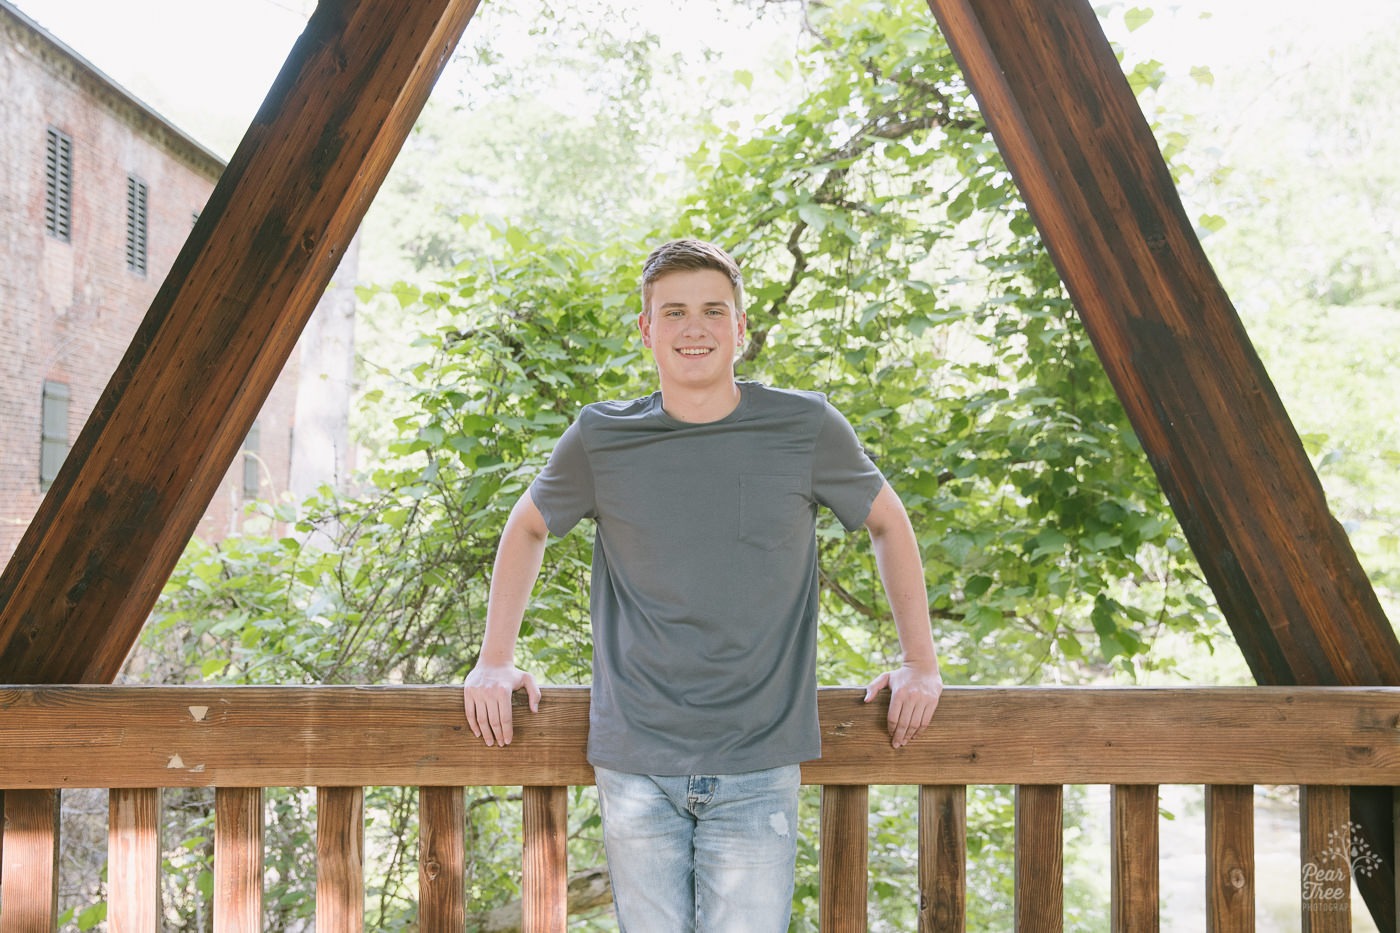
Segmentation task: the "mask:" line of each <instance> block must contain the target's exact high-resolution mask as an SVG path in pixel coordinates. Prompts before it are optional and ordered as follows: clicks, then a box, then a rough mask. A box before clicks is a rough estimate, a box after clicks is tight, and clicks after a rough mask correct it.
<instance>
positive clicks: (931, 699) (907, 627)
mask: <svg viewBox="0 0 1400 933" xmlns="http://www.w3.org/2000/svg"><path fill="white" fill-rule="evenodd" d="M865 528H866V530H867V531H869V532H870V543H871V546H872V547H873V548H874V550H875V563H876V566H878V567H879V570H880V582H881V583H883V584H884V587H885V597H886V599H888V600H889V604H890V613H891V615H893V616H894V624H895V628H896V630H897V631H898V632H899V644H900V647H901V648H902V649H903V652H904V663H903V664H902V665H901V666H900V667H899V668H898V669H896V670H893V671H887V672H886V673H884V674H881V675H880V676H879V677H877V678H875V680H873V681H871V683H870V685H869V686H868V687H866V689H865V702H867V703H869V702H870V701H871V700H873V699H875V696H876V694H878V693H879V692H880V691H881V690H883V689H884V688H885V687H889V688H890V712H889V731H890V741H891V744H893V745H894V747H895V748H901V747H903V746H904V745H907V744H908V743H909V742H910V741H911V740H913V738H914V737H915V736H917V735H918V734H919V733H920V732H922V731H923V729H924V727H925V726H927V725H928V724H929V720H931V719H932V718H933V711H934V710H935V709H937V708H938V698H939V697H940V696H942V694H943V677H942V676H941V675H940V674H939V672H938V652H937V651H936V650H935V649H934V646H933V631H932V629H931V627H930V624H929V614H928V590H927V588H926V587H925V585H924V562H923V558H922V557H920V556H919V542H918V538H917V537H916V536H915V535H914V526H913V525H912V524H911V523H910V521H909V513H907V512H906V511H905V510H904V503H903V502H902V501H900V498H899V495H898V494H897V493H896V492H895V491H894V489H893V488H892V487H891V486H890V484H889V483H886V484H885V485H884V488H882V489H881V490H880V492H879V494H878V495H876V497H875V503H874V504H873V505H872V506H871V507H870V515H869V516H867V517H866V519H865Z"/></svg>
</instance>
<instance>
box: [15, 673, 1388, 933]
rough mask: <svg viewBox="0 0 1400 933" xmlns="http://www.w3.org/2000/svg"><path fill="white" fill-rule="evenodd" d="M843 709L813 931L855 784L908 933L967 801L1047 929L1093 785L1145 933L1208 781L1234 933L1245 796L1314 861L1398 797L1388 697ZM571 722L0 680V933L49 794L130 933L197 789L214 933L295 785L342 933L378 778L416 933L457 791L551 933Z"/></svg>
mask: <svg viewBox="0 0 1400 933" xmlns="http://www.w3.org/2000/svg"><path fill="white" fill-rule="evenodd" d="M862 697H863V692H862V691H861V690H859V689H853V688H829V689H824V690H822V691H821V694H820V698H819V709H820V714H821V723H822V732H823V736H824V754H823V757H822V758H821V759H820V760H818V761H814V762H808V763H806V764H804V766H803V779H804V781H805V782H806V783H808V784H820V785H822V787H823V791H822V794H823V799H822V807H821V811H822V817H821V830H820V846H819V848H820V858H821V895H820V904H821V908H820V909H821V917H822V929H823V930H824V931H832V930H851V931H856V930H863V929H864V928H865V922H866V890H867V885H866V881H865V875H866V871H867V869H866V866H867V858H868V856H867V834H866V833H865V831H864V830H865V826H866V819H867V812H866V811H867V788H868V786H869V785H873V784H912V785H917V786H918V787H919V788H920V790H919V818H918V825H919V842H918V850H919V872H918V877H919V889H920V905H919V917H920V921H919V922H920V930H921V931H933V930H951V931H960V930H962V929H964V926H965V921H966V892H965V889H966V880H965V878H966V852H967V845H966V825H967V820H966V790H965V788H966V785H969V784H1013V785H1017V788H1016V791H1017V793H1016V820H1017V828H1016V861H1017V868H1016V902H1017V906H1016V918H1017V928H1018V930H1027V931H1029V930H1037V931H1038V930H1046V931H1057V930H1060V929H1062V928H1063V920H1062V916H1061V915H1062V911H1063V877H1062V875H1063V868H1062V865H1061V846H1062V829H1061V825H1062V819H1063V817H1062V800H1063V786H1064V785H1065V784H1108V785H1112V787H1113V792H1112V806H1111V809H1112V816H1113V819H1112V829H1111V834H1112V845H1113V853H1112V859H1111V864H1112V870H1113V879H1112V880H1113V884H1112V898H1113V904H1112V916H1113V922H1114V928H1115V929H1122V930H1149V931H1150V930H1156V929H1157V928H1158V920H1157V903H1158V879H1157V873H1158V867H1157V860H1158V852H1157V820H1158V813H1157V805H1158V794H1157V787H1158V785H1160V784H1199V785H1205V786H1206V802H1207V812H1206V850H1207V851H1206V858H1207V875H1208V877H1207V892H1206V897H1207V902H1208V903H1207V911H1208V916H1209V919H1210V923H1211V926H1212V929H1214V930H1219V931H1227V930H1230V931H1233V930H1240V931H1248V930H1253V929H1254V922H1255V916H1254V888H1255V885H1254V854H1253V797H1252V788H1251V787H1250V785H1253V784H1296V785H1300V786H1301V787H1302V789H1303V792H1302V795H1301V796H1302V801H1303V804H1302V808H1301V818H1300V823H1301V838H1302V840H1303V845H1304V847H1305V851H1313V850H1316V851H1317V852H1319V853H1320V852H1324V851H1327V850H1329V849H1331V848H1336V846H1337V845H1339V844H1340V843H1338V840H1339V839H1344V837H1345V834H1346V833H1348V832H1349V831H1350V829H1351V824H1350V823H1349V822H1348V810H1347V800H1348V790H1347V788H1348V786H1350V785H1378V786H1394V785H1400V748H1398V747H1397V746H1400V688H1254V687H1248V688H1181V689H1157V688H1122V689H1118V688H1115V689H1083V688H970V687H963V688H950V689H949V690H948V691H947V693H946V694H945V697H944V700H943V705H942V707H941V709H940V711H939V713H938V715H937V717H936V718H935V720H934V724H933V725H932V726H931V727H930V729H929V730H928V731H927V732H926V733H925V734H924V735H922V736H921V737H920V738H919V739H918V740H917V741H915V742H914V743H912V744H911V745H910V746H909V747H907V748H905V749H902V750H899V751H895V750H893V749H891V748H890V746H889V742H888V739H887V738H886V735H885V731H884V722H883V721H884V715H885V705H884V703H882V702H876V703H872V704H865V703H863V702H862ZM587 703H588V691H587V690H586V689H584V688H561V687H556V688H549V689H547V690H546V691H545V695H544V699H543V701H542V703H541V706H540V712H539V713H538V714H533V715H532V714H529V713H528V712H525V711H522V712H521V714H520V717H521V718H520V721H519V724H518V728H517V730H516V741H515V742H514V743H513V744H512V745H511V746H510V747H509V748H505V749H501V748H486V747H485V746H484V745H482V744H481V743H480V741H479V740H477V739H475V738H474V737H472V736H471V735H470V733H469V732H468V731H467V729H466V725H465V721H464V717H463V715H462V711H461V692H460V690H459V689H458V688H455V687H237V688H229V687H107V686H80V687H0V789H4V791H5V793H4V809H5V818H6V819H5V824H6V833H5V835H4V836H3V837H0V841H2V842H3V846H0V933H10V931H12V930H13V931H18V930H26V931H27V930H32V929H50V928H52V923H53V918H54V914H55V913H56V910H55V906H54V905H55V894H54V892H55V891H56V890H57V883H58V879H57V875H56V873H55V865H56V858H55V854H56V839H57V832H56V825H55V820H54V813H55V812H56V810H55V801H56V794H55V791H56V790H57V789H61V788H64V787H108V788H112V790H111V814H112V815H111V830H110V839H111V841H110V859H109V865H110V873H109V879H110V883H109V886H108V887H109V896H110V900H111V906H110V911H109V916H110V917H114V918H122V923H123V925H124V926H140V927H142V928H146V927H148V926H149V922H148V921H149V920H150V918H153V917H155V916H156V910H157V906H158V904H157V900H156V898H157V891H156V885H155V883H154V879H155V878H156V875H155V872H156V869H157V868H158V862H159V857H160V854H159V851H158V847H157V846H155V845H154V844H153V841H152V840H153V837H154V830H155V827H156V826H158V825H159V817H158V806H159V791H158V790H157V788H161V787H190V786H214V787H216V788H217V789H218V790H217V794H216V803H215V806H216V829H215V836H216V838H215V849H214V859H215V888H214V904H213V905H212V910H213V915H214V917H215V918H216V921H215V922H216V926H218V927H219V928H220V929H222V930H255V929H257V925H258V922H259V918H260V904H261V866H262V826H261V819H262V815H261V810H262V794H261V790H260V788H262V787H268V786H297V787H315V788H317V795H318V800H319V801H320V804H319V806H318V826H317V838H318V877H319V879H320V880H319V881H318V884H317V892H316V893H317V918H318V920H317V922H318V929H319V928H322V927H324V928H325V929H328V930H357V929H360V928H361V924H362V917H363V913H362V911H363V897H364V878H363V859H362V855H361V852H362V840H363V788H364V787H365V786H371V785H379V786H383V785H401V786H417V787H419V788H420V794H419V808H420V809H419V828H420V833H419V836H420V850H419V872H418V874H419V879H420V894H419V914H420V916H419V920H420V926H421V928H423V929H444V930H459V929H462V927H463V924H464V922H465V916H466V907H467V905H466V904H465V902H464V900H463V887H462V877H463V832H464V821H465V820H464V808H463V802H462V800H463V798H462V794H463V791H462V788H463V787H464V786H470V785H502V784H504V785H516V786H523V787H524V788H525V792H524V814H523V815H524V823H523V834H524V839H523V849H522V866H523V867H522V872H523V884H522V888H521V890H522V895H523V899H522V906H523V911H524V914H523V916H524V924H525V926H524V929H527V930H531V931H537V930H538V931H549V933H552V931H563V930H564V929H565V925H566V919H567V918H566V904H567V889H566V880H567V871H566V865H565V841H566V834H567V819H566V816H567V813H566V806H567V790H566V788H567V787H568V786H569V785H578V784H587V783H591V781H592V772H591V769H589V767H588V765H587V762H586V761H585V760H584V743H585V739H586V730H587ZM367 750H372V754H367V753H366V752H367ZM253 751H255V752H256V754H250V752H253ZM1339 833H1340V835H1339ZM1309 845H1311V846H1312V847H1313V849H1311V850H1310V849H1307V846H1309ZM1305 880H1306V879H1300V887H1302V886H1303V882H1304V881H1305ZM1323 880H1324V881H1325V882H1326V885H1325V886H1324V887H1322V888H1319V889H1318V890H1317V891H1316V892H1314V893H1316V894H1317V895H1318V898H1322V897H1323V896H1324V895H1325V903H1324V902H1322V901H1321V900H1318V899H1314V900H1312V901H1309V900H1308V896H1307V891H1308V889H1306V888H1305V887H1304V888H1303V890H1304V900H1303V903H1302V909H1303V911H1304V914H1305V929H1308V930H1309V931H1323V930H1344V929H1347V928H1348V926H1349V924H1350V903H1349V897H1350V893H1349V892H1350V887H1349V885H1347V886H1345V889H1342V888H1339V887H1338V886H1337V885H1336V884H1334V883H1332V881H1331V880H1328V879H1323ZM1333 880H1334V879H1333Z"/></svg>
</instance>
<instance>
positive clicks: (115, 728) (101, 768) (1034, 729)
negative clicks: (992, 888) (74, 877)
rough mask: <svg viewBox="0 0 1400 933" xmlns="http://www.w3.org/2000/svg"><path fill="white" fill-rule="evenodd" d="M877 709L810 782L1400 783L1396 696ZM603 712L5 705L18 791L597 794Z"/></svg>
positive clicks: (220, 703) (850, 724)
mask: <svg viewBox="0 0 1400 933" xmlns="http://www.w3.org/2000/svg"><path fill="white" fill-rule="evenodd" d="M863 695H864V694H863V692H862V691H861V690H860V689H859V688H849V687H833V688H826V689H824V690H822V691H821V693H820V697H819V703H818V705H819V710H820V714H821V725H822V733H823V756H822V758H820V759H818V760H816V761H812V762H807V763H806V764H804V765H803V780H804V781H806V782H807V783H809V784H869V783H889V784H915V785H918V784H998V783H1000V784H1020V783H1046V784H1081V783H1102V784H1154V783H1162V784H1181V783H1187V784H1192V783H1195V784H1225V783H1229V784H1246V783H1250V784H1252V783H1261V784H1263V783H1268V784H1347V783H1349V784H1375V785H1389V784H1394V783H1397V782H1400V728H1397V723H1398V722H1400V690H1397V689H1395V688H1365V687H1356V688H1351V687H1334V688H1286V687H1233V688H1232V687H1224V688H1185V689H1157V688H1122V689H1083V688H983V687H950V688H949V689H948V690H947V691H946V693H945V694H944V697H943V700H942V703H941V704H940V706H939V710H938V714H937V716H935V717H934V720H933V722H932V724H931V725H930V726H929V728H928V730H927V731H926V732H925V733H924V734H923V735H921V736H920V737H919V739H918V740H916V741H915V742H913V743H911V744H910V745H909V746H907V747H905V748H903V749H899V750H895V749H892V748H891V747H890V744H889V739H888V737H887V735H886V733H885V727H884V716H885V704H886V701H885V700H884V699H881V700H877V701H876V702H874V703H869V704H866V703H863V702H862V697H863ZM886 696H887V695H886ZM587 707H588V691H587V689H586V688H582V687H551V688H546V690H545V692H544V697H543V700H542V702H541V704H540V712H539V713H537V714H531V713H529V712H528V711H527V710H525V709H524V708H523V707H517V712H516V717H517V720H516V741H515V742H514V743H513V744H512V745H510V746H509V747H506V748H499V747H497V748H487V747H486V746H485V745H483V744H481V742H480V741H479V740H477V739H475V738H474V737H473V736H472V735H471V733H470V731H469V730H468V729H467V727H466V722H465V721H464V718H463V715H462V704H461V690H460V688H457V687H232V688H228V687H100V686H74V687H4V688H0V787H5V788H11V787H14V788H35V787H75V786H89V787H106V786H109V785H111V784H119V785H121V786H126V787H198V786H226V787H243V786H274V785H276V786H298V787H310V786H340V785H346V786H364V785H371V784H379V785H388V784H395V785H406V786H422V785H444V786H446V785H456V784H512V785H550V784H553V785H576V784H590V783H592V781H593V772H592V769H591V768H590V767H589V765H588V763H587V761H586V760H585V758H584V744H585V742H586V740H587V731H588V709H587ZM366 748H372V749H374V754H373V755H366V754H365V749H366Z"/></svg>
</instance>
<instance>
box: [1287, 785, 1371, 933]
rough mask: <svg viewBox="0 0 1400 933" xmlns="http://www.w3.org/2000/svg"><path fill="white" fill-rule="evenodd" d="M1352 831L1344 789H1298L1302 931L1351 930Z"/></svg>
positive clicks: (1342, 932)
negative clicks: (1301, 873) (1301, 875)
mask: <svg viewBox="0 0 1400 933" xmlns="http://www.w3.org/2000/svg"><path fill="white" fill-rule="evenodd" d="M1353 829H1354V826H1353V824H1352V822H1351V808H1350V806H1349V801H1348V800H1347V789H1346V788H1345V787H1303V788H1301V789H1300V791H1299V795H1298V842H1299V849H1300V853H1299V855H1300V858H1299V864H1301V865H1302V872H1303V877H1302V884H1301V886H1300V887H1301V890H1302V892H1303V894H1302V902H1303V905H1302V906H1303V933H1351V882H1352V832H1353ZM1365 845H1366V846H1367V847H1368V848H1369V843H1365ZM1366 868H1368V869H1369V868H1370V866H1369V865H1367V866H1366Z"/></svg>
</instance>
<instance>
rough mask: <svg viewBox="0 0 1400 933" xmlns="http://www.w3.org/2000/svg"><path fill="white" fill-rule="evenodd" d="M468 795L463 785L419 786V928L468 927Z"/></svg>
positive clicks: (457, 928)
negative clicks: (466, 831) (466, 886)
mask: <svg viewBox="0 0 1400 933" xmlns="http://www.w3.org/2000/svg"><path fill="white" fill-rule="evenodd" d="M465 821H466V794H465V791H463V789H462V788H460V787H420V788H419V789H418V928H419V929H421V930H462V929H464V928H465V927H466V923H467V920H466V916H467V907H466V899H465V897H466V894H465V891H464V889H463V884H464V881H465V875H466V841H465Z"/></svg>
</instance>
